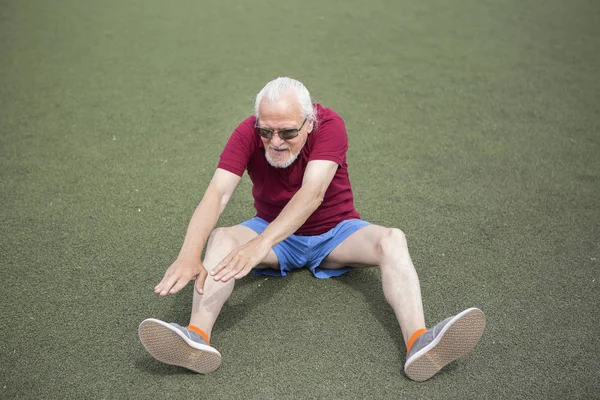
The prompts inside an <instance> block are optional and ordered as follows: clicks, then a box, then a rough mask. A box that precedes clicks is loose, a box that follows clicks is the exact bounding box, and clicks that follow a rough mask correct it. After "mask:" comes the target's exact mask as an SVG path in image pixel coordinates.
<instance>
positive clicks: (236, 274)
mask: <svg viewBox="0 0 600 400" xmlns="http://www.w3.org/2000/svg"><path fill="white" fill-rule="evenodd" d="M269 250H271V247H270V246H269V245H267V244H265V243H264V241H263V240H262V239H260V237H258V238H255V239H253V240H251V241H249V242H248V243H246V244H245V245H243V246H240V247H238V248H237V249H235V250H233V251H232V252H231V253H229V255H228V256H227V257H225V258H224V259H223V260H221V262H220V263H219V264H217V266H216V267H215V268H214V269H213V270H212V271H211V273H210V274H211V275H212V276H213V278H214V280H215V281H221V282H227V281H228V280H230V279H231V278H235V279H241V278H243V277H244V276H246V275H248V273H249V272H250V271H251V270H252V268H254V267H256V266H257V265H258V264H260V262H261V261H262V260H264V259H265V257H267V255H268V254H269Z"/></svg>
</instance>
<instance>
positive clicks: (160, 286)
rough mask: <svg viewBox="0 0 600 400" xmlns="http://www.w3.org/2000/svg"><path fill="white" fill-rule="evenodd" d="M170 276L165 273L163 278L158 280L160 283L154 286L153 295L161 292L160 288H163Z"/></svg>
mask: <svg viewBox="0 0 600 400" xmlns="http://www.w3.org/2000/svg"><path fill="white" fill-rule="evenodd" d="M170 276H171V275H170V274H169V272H168V271H167V273H166V274H165V275H164V276H163V278H162V279H161V280H160V282H158V285H156V286H155V287H154V293H156V294H158V293H160V292H161V291H162V288H163V286H164V284H165V282H166V281H167V279H169V277H170Z"/></svg>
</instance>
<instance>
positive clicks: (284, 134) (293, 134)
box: [279, 129, 298, 140]
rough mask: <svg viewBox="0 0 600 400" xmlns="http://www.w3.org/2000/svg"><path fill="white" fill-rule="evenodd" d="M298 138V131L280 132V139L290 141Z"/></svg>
mask: <svg viewBox="0 0 600 400" xmlns="http://www.w3.org/2000/svg"><path fill="white" fill-rule="evenodd" d="M296 136H298V130H297V129H287V130H284V131H281V132H279V137H280V138H282V139H283V140H290V139H293V138H295V137H296Z"/></svg>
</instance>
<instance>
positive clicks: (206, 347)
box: [139, 78, 485, 381]
mask: <svg viewBox="0 0 600 400" xmlns="http://www.w3.org/2000/svg"><path fill="white" fill-rule="evenodd" d="M347 149H348V137H347V135H346V128H345V125H344V121H343V120H342V118H341V117H340V116H339V115H338V114H336V113H335V112H334V111H332V110H331V109H329V108H325V107H322V106H321V105H320V104H316V103H315V104H313V103H312V101H311V98H310V95H309V93H308V90H307V89H306V88H305V87H304V85H303V84H302V83H300V82H298V81H296V80H293V79H290V78H278V79H275V80H273V81H271V82H269V83H268V84H267V85H266V86H265V87H264V88H263V89H262V90H261V91H260V93H259V94H258V95H257V97H256V103H255V115H254V116H251V117H249V118H247V119H246V120H244V121H243V122H242V123H241V124H240V125H239V126H238V127H237V129H236V130H235V131H234V132H233V134H232V135H231V137H230V138H229V141H228V142H227V145H226V146H225V149H224V150H223V153H222V154H221V158H220V162H219V164H218V168H217V170H216V172H215V174H214V176H213V178H212V180H211V182H210V184H209V185H208V188H207V189H206V192H205V193H204V197H203V198H202V201H201V202H200V204H199V205H198V207H197V208H196V211H195V212H194V214H193V216H192V219H191V221H190V223H189V226H188V230H187V234H186V236H185V240H184V242H183V246H182V248H181V251H180V252H179V256H178V257H177V259H176V260H175V262H174V263H173V264H172V265H171V266H170V267H169V268H168V269H167V272H166V273H165V275H164V277H163V279H162V280H161V281H160V283H159V284H158V285H157V286H156V287H155V288H154V291H155V292H156V293H157V294H159V295H161V296H166V295H167V294H175V293H177V292H178V291H180V290H181V289H182V288H183V287H184V286H185V285H186V284H187V283H188V282H189V281H190V280H195V281H196V282H195V289H196V290H195V291H194V298H193V303H192V313H191V317H190V322H189V324H188V326H186V327H183V326H180V325H177V324H174V323H166V322H163V321H160V320H157V319H146V320H144V321H143V322H142V323H141V324H140V326H139V336H140V340H141V342H142V344H143V345H144V347H145V348H146V349H147V350H148V352H149V353H150V354H151V355H152V356H153V357H154V358H156V359H157V360H159V361H162V362H164V363H167V364H172V365H178V366H181V367H184V368H187V369H190V370H192V371H195V372H199V373H208V372H212V371H214V370H216V369H217V368H218V367H219V365H220V364H221V354H220V353H219V352H218V351H217V350H216V349H215V348H213V347H211V346H210V337H211V333H212V330H213V326H214V324H215V321H216V319H217V316H218V315H219V312H220V311H221V308H222V307H223V304H225V302H226V301H227V299H228V298H229V296H230V295H231V293H232V291H233V286H234V283H235V280H237V279H241V278H243V277H244V276H246V275H247V274H248V273H249V272H250V271H251V270H253V269H254V273H255V274H259V275H270V276H285V275H286V273H287V272H289V271H291V270H292V269H295V268H303V267H306V268H308V269H309V270H310V271H311V272H312V273H313V274H314V275H315V276H316V277H317V278H329V277H332V276H339V275H342V274H343V273H345V272H347V271H348V270H349V269H351V268H352V267H354V268H359V267H368V266H373V265H376V266H379V268H380V269H381V280H382V286H383V293H384V295H385V298H386V300H387V301H388V302H389V304H390V305H391V306H392V309H393V310H394V313H395V314H396V318H397V319H398V323H399V325H400V329H401V330H402V336H403V337H404V342H405V343H406V349H407V357H406V363H405V365H404V372H405V374H406V375H407V376H408V377H409V378H410V379H413V380H416V381H424V380H426V379H429V378H431V377H432V376H433V375H435V374H436V373H437V372H438V371H439V370H440V369H441V368H442V367H444V366H445V365H447V364H448V363H450V362H452V361H453V360H455V359H457V358H458V357H460V356H462V355H464V354H466V353H468V352H469V351H470V350H471V349H473V348H474V347H475V345H476V344H477V342H478V341H479V338H480V337H481V335H482V333H483V329H484V326H485V317H484V315H483V312H481V310H479V309H477V308H469V309H467V310H465V311H463V312H461V313H459V314H457V315H455V316H453V317H450V318H448V319H446V320H444V321H442V322H440V323H439V324H437V325H436V326H434V327H433V328H431V329H426V327H425V318H424V316H423V304H422V301H421V289H420V286H419V278H418V277H417V273H416V271H415V267H414V266H413V263H412V261H411V258H410V255H409V253H408V247H407V244H406V238H405V236H404V233H403V232H402V231H401V230H399V229H396V228H388V227H384V226H379V225H373V224H371V223H369V222H366V221H363V220H361V219H360V215H359V214H358V212H357V211H356V210H355V209H354V200H353V195H352V188H351V186H350V180H349V177H348V166H347V164H346V151H347ZM244 171H248V175H249V176H250V179H251V180H252V185H253V186H252V195H253V197H254V207H255V208H256V217H254V218H251V219H249V220H247V221H244V222H242V223H241V224H239V225H235V226H231V227H224V228H216V229H215V226H216V224H217V220H218V219H219V216H220V215H221V213H222V212H223V210H224V209H225V206H226V205H227V203H228V202H229V199H230V198H231V195H232V194H233V191H234V190H235V188H236V186H237V185H238V183H239V182H240V179H241V177H242V175H243V173H244ZM207 242H208V244H207ZM205 244H207V248H206V254H205V258H204V260H202V261H201V260H200V258H201V254H202V250H203V249H204V246H205ZM208 275H210V277H208ZM207 277H208V278H207Z"/></svg>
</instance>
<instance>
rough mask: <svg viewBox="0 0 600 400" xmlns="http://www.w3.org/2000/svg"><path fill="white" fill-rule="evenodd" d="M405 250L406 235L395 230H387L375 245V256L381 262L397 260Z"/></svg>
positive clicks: (406, 248)
mask: <svg viewBox="0 0 600 400" xmlns="http://www.w3.org/2000/svg"><path fill="white" fill-rule="evenodd" d="M407 250H408V246H407V243H406V235H405V234H404V232H402V231H401V230H400V229H397V228H387V229H386V230H385V231H384V233H383V234H382V235H381V237H380V239H379V242H378V243H377V253H378V254H377V255H378V257H379V259H380V260H382V261H383V260H386V259H387V260H389V259H390V258H392V259H397V258H398V257H400V256H401V255H402V253H403V252H405V251H407Z"/></svg>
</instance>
